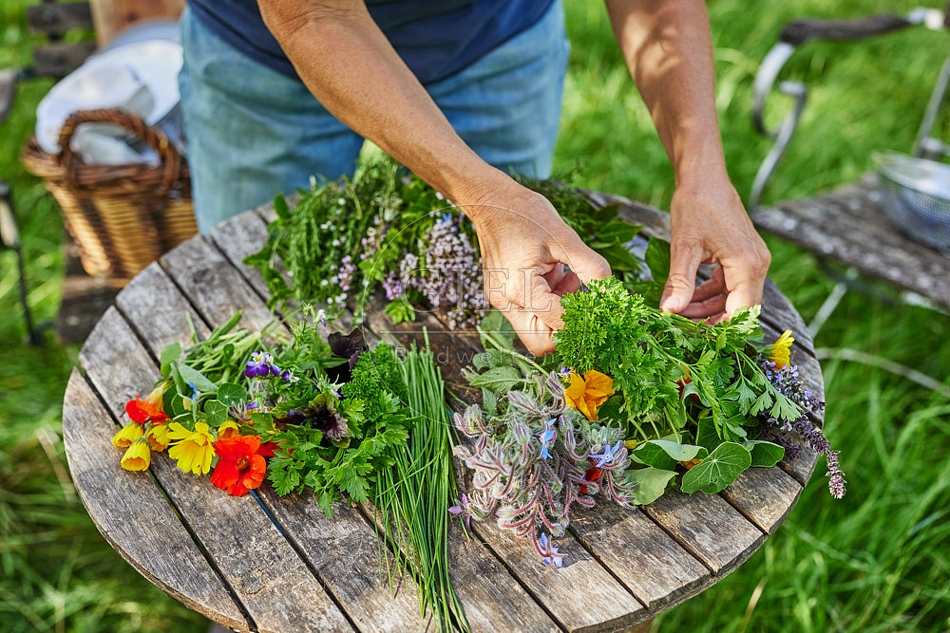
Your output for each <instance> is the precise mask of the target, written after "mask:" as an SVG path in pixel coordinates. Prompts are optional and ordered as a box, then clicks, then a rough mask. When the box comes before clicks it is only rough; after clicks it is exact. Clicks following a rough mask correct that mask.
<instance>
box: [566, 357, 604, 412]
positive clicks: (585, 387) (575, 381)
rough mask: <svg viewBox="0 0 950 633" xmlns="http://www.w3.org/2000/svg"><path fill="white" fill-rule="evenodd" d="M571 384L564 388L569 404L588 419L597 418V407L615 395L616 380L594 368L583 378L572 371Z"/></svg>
mask: <svg viewBox="0 0 950 633" xmlns="http://www.w3.org/2000/svg"><path fill="white" fill-rule="evenodd" d="M570 381H571V382H570V385H568V387H567V389H565V390H564V398H565V400H566V401H567V404H568V406H571V407H573V408H575V409H577V410H578V411H580V412H581V413H582V414H583V415H584V417H585V418H587V419H588V420H596V419H597V409H598V408H599V407H600V405H602V404H603V403H604V402H606V401H607V398H609V397H610V396H612V395H614V390H613V384H614V380H613V378H611V377H610V376H608V375H607V374H602V373H601V372H599V371H597V370H596V369H592V370H590V371H589V372H587V373H586V374H584V377H583V378H581V376H580V374H578V373H577V372H574V371H572V372H571V377H570Z"/></svg>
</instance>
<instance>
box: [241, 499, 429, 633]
mask: <svg viewBox="0 0 950 633" xmlns="http://www.w3.org/2000/svg"><path fill="white" fill-rule="evenodd" d="M259 494H260V496H261V498H262V499H264V500H265V501H266V503H267V506H268V507H269V508H270V511H271V512H272V513H273V515H274V517H275V518H276V519H277V521H278V523H279V524H280V525H281V526H283V528H284V529H285V531H286V532H287V535H288V538H289V539H291V541H293V542H294V543H295V545H296V547H297V549H298V551H300V552H301V553H302V555H303V556H304V558H306V560H307V562H308V563H309V565H310V567H311V568H312V569H316V570H318V573H319V574H320V577H321V578H323V580H324V582H325V583H326V584H327V586H328V587H329V588H330V590H331V591H332V592H333V594H334V595H335V596H337V597H338V599H339V601H340V604H341V606H342V608H343V609H344V610H345V611H346V612H347V614H349V617H350V619H351V620H352V621H353V622H354V623H355V624H356V626H357V628H359V629H360V630H361V631H380V632H382V631H392V632H400V633H401V632H402V631H410V630H412V631H422V630H425V629H427V628H429V626H430V622H429V620H430V617H429V614H427V615H426V618H425V619H423V618H421V617H420V615H419V602H418V592H417V590H416V586H415V583H414V582H413V581H412V580H411V579H402V580H399V581H398V587H397V588H398V591H396V592H395V593H393V592H392V591H390V588H389V586H388V584H387V582H386V580H385V579H384V578H382V573H383V572H382V570H381V568H380V550H379V544H378V541H377V538H376V533H375V530H374V529H373V528H372V527H371V526H370V525H369V524H368V523H367V522H366V521H365V520H364V518H363V515H362V514H361V513H360V512H359V511H358V510H356V509H355V508H353V507H351V506H350V505H348V504H346V503H336V504H334V506H333V514H334V517H333V518H332V519H330V518H327V516H326V515H325V514H324V513H323V511H322V510H320V508H319V507H317V503H316V499H315V498H314V497H313V496H298V495H288V496H285V497H279V496H278V495H277V494H276V493H275V492H274V490H273V488H271V487H270V486H269V485H266V486H263V487H262V488H261V490H260V491H259Z"/></svg>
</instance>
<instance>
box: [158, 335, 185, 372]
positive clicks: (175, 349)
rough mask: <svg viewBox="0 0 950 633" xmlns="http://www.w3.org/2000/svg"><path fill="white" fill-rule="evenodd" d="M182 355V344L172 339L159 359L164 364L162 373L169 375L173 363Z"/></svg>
mask: <svg viewBox="0 0 950 633" xmlns="http://www.w3.org/2000/svg"><path fill="white" fill-rule="evenodd" d="M180 357H181V344H180V343H178V341H172V342H171V343H169V344H168V345H166V346H165V347H163V348H162V353H161V355H160V356H159V360H160V362H161V364H162V369H161V371H162V375H163V376H167V375H168V373H169V370H170V366H171V364H172V363H174V362H177V361H178V359H179V358H180Z"/></svg>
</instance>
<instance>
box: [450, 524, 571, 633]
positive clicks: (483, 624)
mask: <svg viewBox="0 0 950 633" xmlns="http://www.w3.org/2000/svg"><path fill="white" fill-rule="evenodd" d="M448 550H449V560H450V561H452V564H451V566H450V568H449V576H450V577H451V579H452V585H453V586H454V587H455V588H456V592H457V593H458V596H459V601H460V602H461V603H462V609H463V610H464V611H465V616H466V618H468V621H469V624H471V626H472V631H473V633H474V632H475V631H480V632H481V631H484V633H495V632H496V631H511V632H512V633H515V632H520V631H538V632H540V631H558V630H560V629H559V627H558V626H557V624H555V623H554V621H553V620H551V617H550V616H549V615H548V614H547V613H545V612H544V610H542V609H541V607H540V606H538V603H537V602H536V601H535V599H534V598H532V596H531V595H530V594H529V593H528V592H526V591H525V590H524V589H522V587H521V585H519V584H518V583H517V582H516V581H514V579H513V578H512V577H511V575H510V573H509V572H508V571H507V570H506V569H505V568H504V567H503V566H502V565H501V563H499V562H498V560H497V559H496V558H495V557H494V556H492V555H491V551H490V550H489V549H487V548H486V547H485V546H484V545H483V544H482V543H481V542H479V541H477V540H475V539H471V538H467V537H466V536H464V535H463V534H462V531H461V530H459V529H456V527H455V526H453V529H451V530H449V547H448Z"/></svg>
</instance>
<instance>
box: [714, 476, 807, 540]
mask: <svg viewBox="0 0 950 633" xmlns="http://www.w3.org/2000/svg"><path fill="white" fill-rule="evenodd" d="M801 492H802V484H801V483H799V482H798V481H796V480H795V479H793V478H792V476H791V475H789V474H787V473H786V472H785V471H783V470H781V469H780V468H750V469H749V470H747V471H745V472H744V473H741V474H740V475H739V477H738V479H736V481H735V483H733V484H732V485H731V486H729V487H728V488H726V489H725V490H723V491H722V492H721V493H720V494H721V495H722V496H723V497H724V498H725V499H726V501H728V502H729V503H730V504H732V506H733V507H734V508H736V509H737V510H739V511H740V512H741V513H742V514H743V515H744V516H745V517H746V518H748V519H749V520H750V521H752V522H753V523H755V524H756V525H757V526H759V528H760V529H761V530H762V531H763V532H765V533H766V534H772V533H773V532H775V529H776V528H777V527H778V526H779V525H781V523H782V521H784V520H785V517H787V516H788V514H789V512H791V511H792V508H794V507H795V503H796V502H797V501H798V497H799V496H800V495H801Z"/></svg>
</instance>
